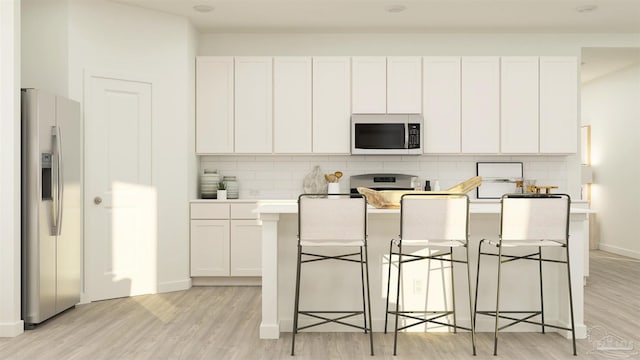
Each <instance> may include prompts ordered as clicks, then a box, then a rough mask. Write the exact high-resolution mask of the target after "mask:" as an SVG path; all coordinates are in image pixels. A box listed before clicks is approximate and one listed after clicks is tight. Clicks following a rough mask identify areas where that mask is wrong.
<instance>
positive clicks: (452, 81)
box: [422, 56, 460, 154]
mask: <svg viewBox="0 0 640 360" xmlns="http://www.w3.org/2000/svg"><path fill="white" fill-rule="evenodd" d="M423 79H424V80H423V87H424V89H423V100H422V101H423V105H422V106H423V109H424V110H423V115H424V131H423V132H424V137H423V138H424V147H423V148H424V152H425V153H430V154H440V153H451V154H455V153H459V152H460V58H459V57H448V56H437V57H425V58H424V59H423Z"/></svg>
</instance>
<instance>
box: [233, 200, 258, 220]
mask: <svg viewBox="0 0 640 360" xmlns="http://www.w3.org/2000/svg"><path fill="white" fill-rule="evenodd" d="M256 206H257V204H256V203H249V204H231V218H232V219H257V218H258V214H257V213H254V212H253V210H255V209H256Z"/></svg>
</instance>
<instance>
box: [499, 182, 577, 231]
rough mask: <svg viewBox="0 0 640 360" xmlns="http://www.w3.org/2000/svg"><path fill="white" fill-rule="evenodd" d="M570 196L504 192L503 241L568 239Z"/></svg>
mask: <svg viewBox="0 0 640 360" xmlns="http://www.w3.org/2000/svg"><path fill="white" fill-rule="evenodd" d="M570 205H571V198H570V197H569V195H565V194H557V195H556V194H554V195H550V196H523V195H505V196H503V197H502V209H501V221H500V238H501V240H509V241H511V240H515V241H517V240H523V241H525V240H553V241H561V242H565V243H566V241H568V238H569V208H570Z"/></svg>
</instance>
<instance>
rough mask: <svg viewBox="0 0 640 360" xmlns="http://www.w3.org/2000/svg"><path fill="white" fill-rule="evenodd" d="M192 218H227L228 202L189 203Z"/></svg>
mask: <svg viewBox="0 0 640 360" xmlns="http://www.w3.org/2000/svg"><path fill="white" fill-rule="evenodd" d="M191 218H192V219H228V218H229V204H191Z"/></svg>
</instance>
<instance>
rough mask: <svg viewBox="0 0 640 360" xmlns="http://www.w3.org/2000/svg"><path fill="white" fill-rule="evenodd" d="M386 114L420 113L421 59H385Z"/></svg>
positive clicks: (412, 57) (407, 57) (404, 57)
mask: <svg viewBox="0 0 640 360" xmlns="http://www.w3.org/2000/svg"><path fill="white" fill-rule="evenodd" d="M387 112H388V113H398V114H420V113H422V59H421V58H420V57H417V56H410V57H409V56H393V57H388V58H387Z"/></svg>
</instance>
